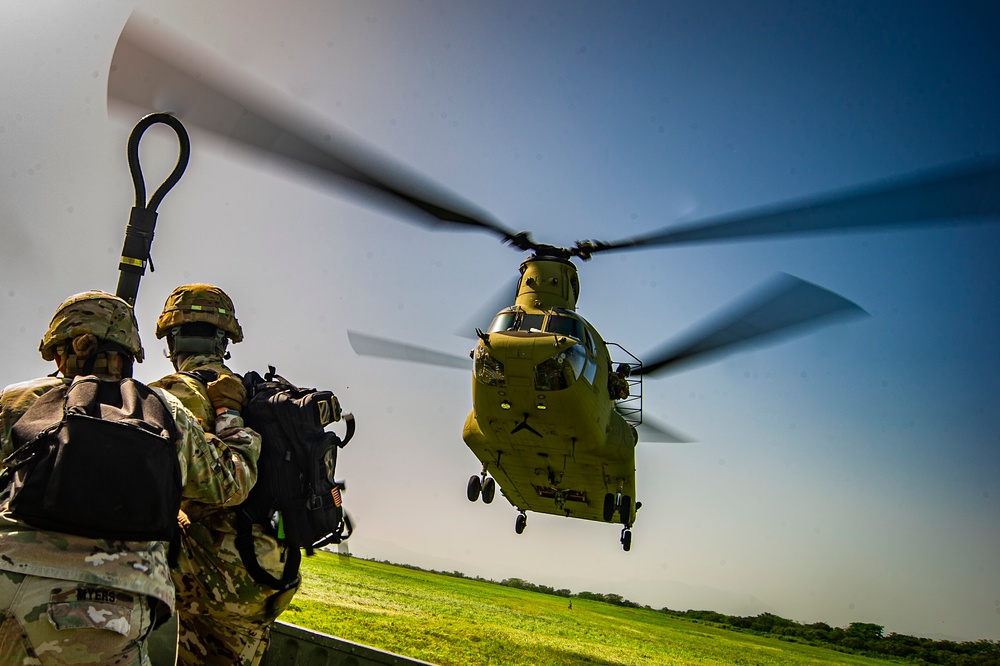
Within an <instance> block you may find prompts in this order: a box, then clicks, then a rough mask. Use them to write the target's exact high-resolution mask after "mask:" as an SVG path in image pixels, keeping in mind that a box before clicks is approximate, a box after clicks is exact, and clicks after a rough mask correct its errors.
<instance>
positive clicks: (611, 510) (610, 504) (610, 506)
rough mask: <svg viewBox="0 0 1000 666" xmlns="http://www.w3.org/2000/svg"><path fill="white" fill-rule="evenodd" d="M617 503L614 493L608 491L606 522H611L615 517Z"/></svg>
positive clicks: (605, 511) (606, 496)
mask: <svg viewBox="0 0 1000 666" xmlns="http://www.w3.org/2000/svg"><path fill="white" fill-rule="evenodd" d="M616 504H617V503H616V502H615V495H614V493H607V494H606V495H605V496H604V522H606V523H610V522H611V521H612V520H613V519H614V517H615V508H617V507H616Z"/></svg>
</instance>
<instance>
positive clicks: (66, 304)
mask: <svg viewBox="0 0 1000 666" xmlns="http://www.w3.org/2000/svg"><path fill="white" fill-rule="evenodd" d="M86 333H90V334H91V335H93V336H94V337H96V338H97V339H99V340H102V341H104V342H113V343H115V344H118V345H121V346H122V347H124V348H125V349H127V350H128V351H129V353H130V354H132V357H133V358H134V359H135V361H136V362H137V363H142V359H143V351H142V343H141V342H140V340H139V324H138V323H137V322H136V319H135V312H134V311H133V309H132V306H131V305H129V304H128V303H126V302H125V301H124V300H123V299H121V298H119V297H118V296H114V295H112V294H109V293H107V292H104V291H97V290H92V291H85V292H83V293H80V294H76V295H75V296H70V297H69V298H67V299H66V300H65V301H63V303H62V305H60V306H59V307H58V308H57V309H56V313H55V314H54V315H52V321H51V322H50V323H49V329H48V330H47V331H46V332H45V335H43V336H42V340H41V342H39V343H38V351H39V352H40V353H41V355H42V358H43V359H45V360H46V361H51V360H54V358H55V353H54V352H55V349H54V348H55V347H56V345H58V344H60V343H62V342H64V341H66V340H72V339H73V338H75V337H77V336H80V335H84V334H86Z"/></svg>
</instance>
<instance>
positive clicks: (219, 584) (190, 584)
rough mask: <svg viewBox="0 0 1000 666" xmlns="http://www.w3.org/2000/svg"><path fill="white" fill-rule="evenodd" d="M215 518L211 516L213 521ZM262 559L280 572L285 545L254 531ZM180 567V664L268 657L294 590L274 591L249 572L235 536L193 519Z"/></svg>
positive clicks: (244, 663) (248, 665)
mask: <svg viewBox="0 0 1000 666" xmlns="http://www.w3.org/2000/svg"><path fill="white" fill-rule="evenodd" d="M209 522H210V521H209ZM255 535H256V538H255V544H256V546H257V552H258V555H259V556H260V561H261V562H262V564H263V565H264V566H265V567H266V568H267V569H268V570H270V571H272V573H275V574H279V573H280V572H281V569H280V546H278V543H277V541H275V540H274V539H273V538H271V537H268V536H264V535H261V534H258V533H255ZM182 542H183V548H182V552H181V557H180V562H179V563H178V567H177V568H176V569H175V570H174V571H173V577H174V586H175V587H176V589H177V607H176V612H177V624H178V640H177V664H178V666H256V665H257V664H259V663H260V661H261V660H262V659H263V657H264V651H265V650H266V649H267V644H268V640H269V638H270V632H271V624H272V623H273V622H274V620H276V619H277V617H278V615H280V614H281V612H282V611H283V610H285V608H287V607H288V604H290V603H291V601H292V596H293V595H294V594H295V591H296V590H294V589H292V590H288V591H287V592H285V593H284V594H281V595H275V594H274V591H273V590H271V589H269V588H267V587H262V586H261V585H259V584H257V583H256V582H255V581H254V580H253V579H252V578H251V577H250V574H248V573H247V571H246V568H245V567H244V566H243V561H242V560H241V559H240V556H239V554H238V553H237V551H236V546H235V535H234V534H232V533H230V532H223V531H219V530H212V529H209V528H208V527H207V526H206V525H205V524H200V523H197V522H196V523H194V524H192V525H191V526H189V527H188V528H187V530H186V533H185V535H184V538H183V540H182Z"/></svg>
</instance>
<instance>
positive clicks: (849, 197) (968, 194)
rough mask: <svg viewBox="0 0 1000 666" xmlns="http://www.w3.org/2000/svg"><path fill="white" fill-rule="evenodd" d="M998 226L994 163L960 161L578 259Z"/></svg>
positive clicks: (585, 245) (595, 244)
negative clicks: (819, 236) (681, 247)
mask: <svg viewBox="0 0 1000 666" xmlns="http://www.w3.org/2000/svg"><path fill="white" fill-rule="evenodd" d="M997 221H1000V160H998V159H992V160H984V161H979V162H971V163H965V164H962V165H959V166H952V167H949V168H946V169H940V170H936V171H933V172H923V173H921V174H919V175H916V176H911V177H908V178H901V179H895V180H892V181H885V182H883V183H880V184H877V185H873V186H869V187H862V188H857V189H852V190H845V191H841V192H839V193H835V194H830V195H826V196H820V197H815V198H811V199H803V200H799V201H797V202H791V203H786V204H782V205H777V206H773V207H768V208H761V209H757V210H755V211H750V212H745V213H735V214H731V215H722V216H719V217H714V218H710V219H707V220H702V221H700V222H692V223H690V224H687V225H683V226H679V227H676V228H670V227H668V228H665V229H661V230H660V231H656V232H653V233H651V234H646V235H643V236H636V237H634V238H628V239H625V240H620V241H616V242H613V243H604V242H601V241H583V242H581V243H578V247H580V248H581V249H582V250H584V251H585V254H587V255H589V254H593V253H594V252H605V251H609V250H629V249H640V248H644V247H654V246H660V245H673V244H679V243H705V242H711V241H728V240H736V239H747V238H758V237H772V236H785V235H792V234H809V233H819V232H824V231H832V230H835V229H853V230H862V229H877V228H890V227H901V226H918V225H933V224H959V223H975V222H980V223H981V222H997Z"/></svg>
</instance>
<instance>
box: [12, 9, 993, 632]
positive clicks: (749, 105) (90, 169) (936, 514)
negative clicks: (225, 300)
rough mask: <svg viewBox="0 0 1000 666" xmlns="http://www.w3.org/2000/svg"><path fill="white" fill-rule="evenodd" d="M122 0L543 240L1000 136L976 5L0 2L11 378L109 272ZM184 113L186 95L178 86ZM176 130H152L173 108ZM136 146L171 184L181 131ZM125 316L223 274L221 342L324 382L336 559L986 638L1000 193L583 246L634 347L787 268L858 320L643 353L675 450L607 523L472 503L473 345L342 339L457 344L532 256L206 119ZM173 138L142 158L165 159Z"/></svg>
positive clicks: (659, 450) (906, 162) (602, 299)
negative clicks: (886, 212) (296, 162)
mask: <svg viewBox="0 0 1000 666" xmlns="http://www.w3.org/2000/svg"><path fill="white" fill-rule="evenodd" d="M134 8H139V9H142V10H143V11H144V12H146V13H147V14H148V15H150V16H152V17H153V18H154V19H157V20H159V21H161V22H162V24H163V25H164V26H169V27H171V28H173V29H174V30H177V31H180V32H182V33H185V34H187V35H188V36H189V37H190V38H192V39H195V40H196V41H197V42H199V43H201V44H202V45H204V46H205V47H206V48H209V49H211V50H213V51H214V52H216V53H217V54H218V55H219V56H220V57H223V58H225V59H227V60H231V61H233V62H235V63H237V65H238V66H239V67H240V68H241V69H243V70H245V71H246V72H248V73H249V74H250V75H252V76H254V77H255V78H256V79H258V80H259V81H261V82H262V83H263V84H265V85H268V86H272V87H273V88H274V89H275V90H277V91H280V92H281V93H282V94H283V95H285V96H288V97H290V98H292V99H294V100H296V103H298V104H301V105H303V106H304V107H305V108H307V109H309V111H310V112H311V113H313V114H315V115H316V116H318V117H320V118H323V119H324V122H326V121H328V122H329V123H330V124H331V126H338V127H340V128H343V129H345V130H347V131H349V132H351V133H353V134H354V135H356V136H357V137H360V138H362V139H363V140H364V141H366V142H368V143H369V144H370V145H372V146H374V147H375V148H377V149H378V150H380V151H382V152H384V153H386V154H389V155H392V156H394V157H395V158H397V159H398V160H400V161H402V162H403V163H405V164H407V165H409V166H410V167H412V168H414V169H417V170H419V171H420V172H422V173H424V174H425V175H427V176H428V177H430V178H432V179H434V180H435V181H437V182H438V183H440V184H442V185H443V186H445V187H447V188H448V189H450V190H451V191H454V192H456V193H458V194H460V195H461V196H463V197H464V198H466V199H468V200H469V201H471V202H474V203H475V204H476V205H478V206H479V207H481V208H482V209H485V210H486V211H489V212H490V213H491V214H492V215H494V216H495V217H496V218H497V219H499V220H500V221H502V222H503V223H504V224H505V225H506V226H508V227H512V228H515V229H526V230H531V231H533V232H534V233H535V236H536V238H537V239H538V240H540V241H542V242H550V243H556V244H568V243H572V241H574V240H576V239H581V238H601V239H606V240H614V239H618V238H621V237H624V236H629V235H633V234H640V233H643V232H645V231H649V230H653V229H657V228H660V227H662V226H665V225H668V224H671V223H673V222H683V221H685V220H693V219H697V218H701V217H704V216H709V215H713V214H721V213H727V212H732V211H737V210H741V209H745V208H749V207H756V206H762V205H767V204H771V203H775V202H779V201H783V200H787V199H790V198H795V197H800V196H806V195H811V194H818V193H822V192H826V191H829V190H832V189H838V188H845V187H850V186H853V185H859V184H863V183H866V182H869V181H871V180H876V179H881V178H886V177H891V176H896V175H900V174H908V173H912V172H915V171H918V170H921V169H926V168H932V167H938V166H942V165H947V164H950V163H953V162H955V161H959V160H965V159H969V158H973V157H976V156H979V155H996V154H998V153H1000V121H998V115H997V111H998V90H1000V10H998V9H997V7H996V5H995V4H994V3H990V2H922V1H920V2H918V1H913V2H902V1H900V2H892V1H890V2H880V3H859V2H847V1H837V2H809V3H787V2H764V1H762V2H697V3H694V2H691V3H679V2H665V1H664V2H631V3H611V2H545V3H538V2H522V1H518V0H508V1H506V2H491V3H487V2H459V1H457V0H456V1H450V2H449V1H443V0H426V1H424V2H407V3H400V2H364V3H360V2H356V3H348V2H319V1H315V2H307V1H296V0H290V1H288V2H283V3H280V4H279V3H270V2H263V1H242V2H235V1H218V2H212V3H204V2H200V1H178V0H171V1H169V2H168V1H166V0H162V1H160V0H148V1H139V2H129V1H115V0H102V1H101V2H96V1H89V0H84V1H81V2H73V3H68V2H55V1H51V0H7V2H4V3H3V5H2V7H0V17H2V20H0V59H2V62H3V63H4V67H3V68H2V69H0V90H2V91H3V93H2V94H0V167H2V168H0V221H2V225H3V227H2V228H3V235H2V238H0V287H2V289H0V340H2V342H3V348H4V350H5V361H4V364H3V368H4V371H3V377H0V384H7V383H11V382H14V381H20V380H23V379H26V378H30V377H35V376H39V375H42V374H45V373H48V372H50V371H51V367H50V366H49V365H46V364H45V363H44V362H43V361H42V360H41V358H40V357H39V356H38V355H37V353H36V351H35V350H36V348H37V344H38V340H39V338H40V337H41V334H42V333H43V331H44V329H45V326H46V325H47V323H48V320H49V317H50V316H51V314H52V312H53V310H54V309H55V307H56V306H57V305H58V303H59V302H60V301H61V300H62V299H63V298H64V297H66V296H68V295H69V294H71V293H75V292H78V291H83V290H85V289H90V288H103V289H106V290H110V291H113V290H114V288H115V284H116V281H117V259H118V256H119V253H120V250H121V243H122V238H123V235H124V227H125V223H126V221H127V219H128V212H129V208H130V207H131V206H132V204H133V193H132V184H131V180H130V177H129V173H128V169H127V165H126V160H125V147H126V141H127V137H128V133H129V130H130V129H131V126H132V124H134V122H135V121H137V120H138V117H136V118H133V119H121V118H119V117H117V116H109V114H108V110H107V99H106V89H107V79H108V70H109V65H110V61H111V56H112V53H113V51H114V48H115V43H116V40H117V38H118V35H119V33H120V31H121V29H122V27H123V26H124V24H125V21H126V20H127V19H128V17H129V15H130V13H131V12H132V10H133V9H134ZM182 120H183V118H182ZM160 129H162V128H160ZM148 136H149V138H148V140H145V141H144V143H143V150H144V152H143V160H144V162H143V163H144V166H145V165H147V164H148V165H149V166H147V167H146V168H147V171H148V178H149V179H150V181H151V182H152V181H154V180H155V179H156V178H162V176H163V175H165V173H166V171H167V170H168V169H169V167H170V166H172V160H173V153H172V152H171V151H174V150H175V148H174V147H173V144H172V143H171V140H172V134H171V133H170V132H169V130H163V132H161V133H158V130H157V129H154V130H151V131H150V133H149V135H148ZM191 136H192V150H193V153H192V158H191V163H190V166H189V168H188V171H187V173H186V174H185V175H184V177H183V178H182V180H181V182H180V183H179V184H178V185H177V187H176V188H175V189H174V191H173V192H171V193H170V194H169V195H167V197H166V199H165V200H164V202H163V204H161V206H160V208H159V213H160V215H159V222H158V226H157V235H156V239H155V242H154V244H153V261H154V264H155V267H156V272H154V273H152V274H147V276H146V277H145V278H144V279H143V282H142V286H141V290H140V293H139V301H138V304H137V314H138V317H139V320H140V325H141V328H142V332H143V338H144V342H145V345H146V349H147V356H148V357H149V358H148V360H147V362H146V363H144V364H142V365H141V366H138V368H137V373H136V374H137V376H138V377H140V378H141V379H146V380H152V379H154V378H156V377H159V376H161V375H163V374H165V373H166V372H168V370H169V364H168V363H167V361H166V360H165V359H164V358H163V356H162V353H161V350H162V347H163V345H162V344H160V343H159V342H158V341H157V340H155V338H154V336H153V330H154V321H155V318H156V316H157V314H158V312H159V309H160V307H161V306H162V304H163V301H164V299H165V298H166V295H167V294H168V293H169V291H170V290H171V289H172V288H173V287H174V286H176V285H177V284H180V283H184V282H191V281H207V282H213V283H216V284H218V285H220V286H221V287H223V288H224V289H226V290H227V291H228V292H229V293H230V295H231V296H232V297H233V299H234V300H235V302H236V307H237V314H238V316H239V319H240V321H241V323H242V325H243V328H244V330H245V332H246V341H245V342H244V343H242V344H240V345H237V346H235V347H234V349H233V354H234V358H233V361H232V365H233V367H234V369H236V370H240V371H242V370H248V369H254V368H256V369H262V368H263V367H265V366H266V365H267V364H269V363H270V364H274V365H276V366H277V367H278V369H279V371H281V372H282V373H283V374H285V375H287V376H288V377H290V378H292V379H293V380H297V381H298V382H300V383H302V384H305V385H313V386H322V387H324V388H330V389H333V390H334V391H336V392H337V393H338V394H339V395H340V396H341V398H342V402H343V404H344V405H345V407H346V408H347V409H349V410H351V411H353V412H354V413H355V415H356V417H357V422H358V435H357V437H356V438H355V440H354V441H353V442H352V443H351V444H350V446H349V447H348V448H347V449H345V450H344V451H343V452H342V454H341V459H340V467H339V470H340V473H341V475H342V476H343V477H345V478H346V479H347V481H348V492H347V494H346V495H345V498H346V502H347V505H348V508H349V510H350V511H351V513H352V515H353V516H354V517H355V519H356V522H357V523H358V530H357V533H356V534H355V536H354V537H353V538H352V539H351V541H350V545H351V549H352V551H353V552H354V553H356V554H358V555H362V556H366V557H375V558H384V559H389V560H393V561H397V562H405V563H411V564H415V565H418V566H422V567H426V568H436V569H444V570H449V571H450V570H458V571H462V572H464V573H466V574H468V575H479V576H484V577H488V578H493V579H495V580H500V579H502V578H507V577H519V578H524V579H527V580H530V581H532V582H535V583H538V584H545V585H551V586H553V587H557V588H560V587H565V588H569V589H571V590H573V591H574V592H580V591H584V590H589V591H595V592H607V593H618V594H622V595H623V596H625V597H626V598H629V599H631V600H633V601H636V602H639V603H643V604H648V605H650V606H653V607H655V608H660V607H664V606H667V607H670V608H674V609H687V608H708V609H713V610H718V611H721V612H725V613H731V614H757V613H761V612H772V613H776V614H778V615H781V616H784V617H788V618H792V619H795V620H797V621H800V622H815V621H825V622H828V623H830V624H833V625H839V626H844V625H846V624H847V623H849V622H854V621H862V622H875V623H878V624H882V625H884V626H885V627H886V630H887V632H888V631H896V632H900V633H908V634H916V635H924V636H932V637H938V638H940V637H950V638H957V639H969V640H975V639H980V638H989V639H994V640H997V639H1000V359H998V353H997V351H996V350H997V346H996V340H997V336H998V328H1000V327H998V323H1000V308H998V305H1000V262H998V258H1000V225H996V224H993V225H985V226H961V227H944V228H935V229H920V230H905V231H891V232H889V231H883V232H874V233H857V234H846V233H845V234H835V235H828V236H814V237H807V238H799V239H786V240H769V241H754V242H741V243H735V242H734V243H726V244H717V245H703V246H692V247H677V248H668V249H660V250H643V251H638V252H632V253H621V254H609V255H604V256H598V257H596V258H595V259H593V260H592V261H591V262H588V263H585V264H582V265H581V281H582V285H583V288H582V297H581V300H580V306H579V309H580V312H581V313H582V314H583V315H584V316H585V317H587V318H588V319H589V320H590V321H591V322H592V323H594V324H595V325H596V326H597V328H598V329H599V330H600V331H601V333H602V334H603V336H604V337H605V338H606V339H608V340H610V341H614V342H617V343H619V344H621V345H622V346H624V347H625V348H626V349H628V350H629V351H631V352H632V353H634V354H636V355H637V356H639V357H640V358H641V357H642V356H643V355H644V354H645V353H647V352H649V351H650V350H652V349H654V348H655V347H657V346H658V345H659V343H661V342H662V341H664V340H667V339H669V338H671V337H672V336H674V335H676V334H678V333H681V332H683V331H684V330H685V329H686V328H688V327H690V326H692V325H694V324H695V323H696V322H698V321H699V320H700V319H702V318H703V317H706V316H708V315H710V314H711V313H712V312H714V311H716V310H717V309H719V308H721V307H723V306H724V305H725V304H727V303H728V302H730V301H732V300H734V299H736V298H737V297H738V296H740V295H741V294H743V293H745V292H746V291H748V290H749V289H751V288H752V287H753V286H754V285H756V284H758V283H760V282H763V281H765V280H767V279H768V278H770V277H771V276H772V275H773V274H774V273H776V272H779V271H784V272H788V273H791V274H794V275H797V276H799V277H801V278H803V279H806V280H809V281H812V282H816V283H818V284H821V285H823V286H825V287H827V288H829V289H832V290H834V291H836V292H838V293H841V294H843V295H844V296H846V297H848V298H850V299H851V300H854V301H855V302H857V303H858V304H859V305H860V306H861V307H863V308H864V309H865V310H867V311H868V313H870V315H871V317H869V318H866V319H862V320H857V321H853V322H851V323H844V324H839V325H835V326H831V327H829V328H826V329H823V330H820V331H817V332H813V333H811V334H809V335H808V336H805V337H802V338H797V339H795V340H791V341H788V342H784V343H782V344H778V345H774V346H771V347H767V348H764V349H755V350H751V351H747V352H744V353H740V354H736V355H733V356H729V357H726V358H724V359H722V360H719V361H717V362H715V363H712V364H710V365H704V366H699V367H696V368H692V369H689V370H687V371H685V372H683V373H679V374H676V375H673V376H670V377H665V378H662V379H650V380H647V382H646V385H645V387H644V406H645V409H646V412H647V413H648V414H650V415H651V416H654V417H656V418H657V419H658V420H660V421H663V422H665V423H668V424H670V425H671V426H672V427H674V428H676V429H677V430H680V431H682V432H684V433H686V434H687V435H689V436H690V437H691V438H692V439H693V440H696V441H694V442H692V443H689V444H672V445H666V444H647V443H643V442H640V444H639V447H638V451H637V460H638V467H639V469H638V472H637V483H638V493H637V499H639V500H641V501H642V502H643V508H642V511H641V512H640V513H639V515H638V519H637V522H636V525H635V528H634V530H633V534H634V537H633V546H632V551H631V552H629V553H624V552H622V550H621V548H620V546H619V544H618V532H619V528H618V527H616V526H614V525H604V524H599V523H592V522H583V521H572V520H566V519H559V518H554V517H549V516H542V515H535V514H532V515H531V516H530V517H529V521H528V528H527V530H526V531H525V533H524V534H522V535H520V536H518V535H516V534H515V533H514V518H515V516H516V511H515V510H514V509H513V508H512V507H510V506H509V505H508V504H507V503H506V501H505V500H503V498H499V497H498V500H497V501H495V502H494V503H493V504H492V505H489V506H487V505H484V504H482V503H476V504H471V503H470V502H469V501H468V500H467V499H466V498H465V484H466V481H467V480H468V477H469V476H470V475H471V474H475V473H478V472H479V469H480V466H479V464H478V463H477V461H476V459H475V457H474V456H473V454H472V453H471V452H469V451H468V450H467V449H466V448H465V446H464V444H463V443H462V440H461V430H462V424H463V421H464V418H465V415H466V413H467V412H468V410H469V409H470V407H471V397H470V391H469V386H470V381H471V380H470V377H469V375H468V374H466V373H463V372H461V371H457V370H449V369H445V368H432V367H426V366H419V365H407V364H398V363H392V362H389V361H384V360H379V359H372V358H359V357H357V356H355V355H354V353H353V351H352V350H351V348H350V346H349V344H348V341H347V335H346V331H347V329H354V330H359V331H363V332H366V333H369V334H372V335H379V336H384V337H396V338H398V339H400V340H401V341H406V342H410V343H413V344H419V345H422V346H425V347H431V348H434V349H438V350H441V351H446V352H453V353H456V354H462V353H464V352H466V351H468V349H469V348H470V347H471V346H472V343H471V342H470V341H469V340H467V339H465V338H462V337H458V336H457V335H456V332H457V331H458V330H459V329H460V328H461V327H463V326H465V327H466V329H468V320H469V317H470V315H471V314H472V313H473V312H475V311H476V309H477V305H478V304H479V303H481V302H482V301H483V300H484V299H486V298H489V297H491V296H492V295H493V294H494V293H495V292H496V291H497V290H498V289H499V288H500V287H501V286H502V285H503V284H505V283H508V282H509V281H510V280H511V279H512V278H513V277H514V276H515V275H516V272H517V267H518V264H519V261H520V260H521V259H523V255H519V254H518V253H517V252H515V251H512V250H511V249H508V248H505V247H503V246H501V245H500V244H499V243H498V242H497V241H496V239H495V238H493V237H491V236H489V235H486V234H479V233H475V232H435V231H429V230H427V229H425V228H422V227H420V226H417V225H413V224H410V223H408V222H409V221H408V220H407V219H406V218H405V217H403V216H400V215H398V214H389V213H386V212H385V211H382V210H379V209H377V208H373V207H371V206H368V205H366V204H365V203H364V202H359V201H357V200H353V199H349V198H345V197H344V196H342V195H341V194H338V193H337V192H335V191H331V190H328V189H322V188H318V187H316V185H315V183H313V182H312V181H308V180H303V179H302V178H301V177H300V176H299V175H297V174H294V173H292V172H289V171H287V170H285V169H283V168H282V166H281V165H280V164H277V163H275V162H274V161H273V160H261V159H259V158H249V157H248V156H247V155H246V154H245V153H243V152H242V151H240V150H239V149H238V148H235V147H233V146H229V145H226V144H224V143H221V142H219V141H218V140H215V139H212V138H210V137H206V136H204V135H202V134H200V133H198V132H196V131H195V130H193V129H192V131H191ZM158 168H159V169H160V171H159V172H158V171H157V169H158Z"/></svg>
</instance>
